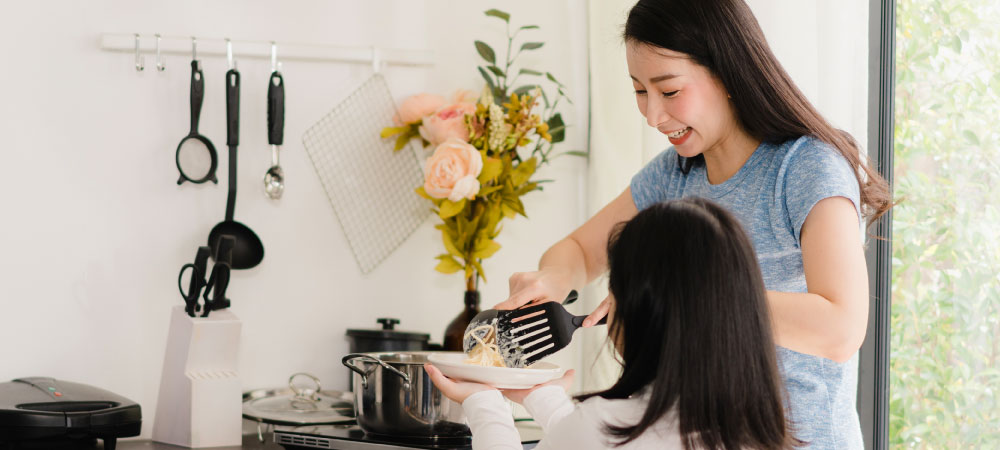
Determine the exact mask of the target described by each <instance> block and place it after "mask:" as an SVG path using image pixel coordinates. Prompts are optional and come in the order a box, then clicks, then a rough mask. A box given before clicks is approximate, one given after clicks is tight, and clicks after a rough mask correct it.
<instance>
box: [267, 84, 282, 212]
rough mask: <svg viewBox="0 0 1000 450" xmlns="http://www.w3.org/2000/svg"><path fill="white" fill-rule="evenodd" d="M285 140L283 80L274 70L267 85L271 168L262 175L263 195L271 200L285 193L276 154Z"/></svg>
mask: <svg viewBox="0 0 1000 450" xmlns="http://www.w3.org/2000/svg"><path fill="white" fill-rule="evenodd" d="M284 138H285V79H284V78H283V77H282V76H281V72H278V70H277V69H275V71H274V72H272V73H271V77H270V78H269V79H268V83H267V142H268V144H271V167H270V168H268V169H267V173H265V174H264V193H266V194H267V196H268V197H269V198H271V199H274V200H277V199H280V198H281V194H282V193H284V192H285V172H284V171H283V170H282V169H281V164H280V163H279V158H278V153H279V151H280V150H281V143H282V142H283V141H284Z"/></svg>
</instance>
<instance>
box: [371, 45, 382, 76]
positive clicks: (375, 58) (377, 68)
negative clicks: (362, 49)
mask: <svg viewBox="0 0 1000 450" xmlns="http://www.w3.org/2000/svg"><path fill="white" fill-rule="evenodd" d="M372 70H373V71H374V72H375V73H381V72H382V56H381V55H380V54H379V51H378V47H375V46H372Z"/></svg>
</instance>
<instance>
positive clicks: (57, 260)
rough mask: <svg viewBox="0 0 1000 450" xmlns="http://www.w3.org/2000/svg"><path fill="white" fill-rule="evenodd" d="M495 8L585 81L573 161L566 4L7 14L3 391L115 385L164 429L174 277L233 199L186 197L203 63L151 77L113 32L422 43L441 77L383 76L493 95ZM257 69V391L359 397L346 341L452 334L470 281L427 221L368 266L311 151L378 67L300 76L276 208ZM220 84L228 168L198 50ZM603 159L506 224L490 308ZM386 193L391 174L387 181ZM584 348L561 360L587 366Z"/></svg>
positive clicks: (410, 85) (410, 86) (249, 212)
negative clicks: (299, 388)
mask: <svg viewBox="0 0 1000 450" xmlns="http://www.w3.org/2000/svg"><path fill="white" fill-rule="evenodd" d="M490 7H499V8H501V9H504V10H507V11H508V12H511V13H512V15H513V20H514V21H515V22H516V23H518V24H529V23H531V24H537V25H541V26H542V29H541V30H540V31H536V32H535V34H534V39H533V40H541V41H544V42H546V45H545V47H544V48H542V49H541V50H539V51H537V52H536V53H532V54H526V55H525V57H524V58H523V59H524V60H525V61H531V62H532V63H533V64H532V65H533V66H534V67H535V68H539V69H542V70H550V71H552V72H554V73H556V74H557V75H559V76H560V78H561V81H563V82H564V83H565V84H567V85H568V86H569V89H570V93H571V95H572V97H573V99H574V100H575V102H576V105H575V107H570V109H566V110H564V112H565V114H564V115H565V116H567V122H569V123H570V124H572V125H573V127H572V128H570V130H569V133H568V142H566V143H565V144H564V146H563V150H570V149H584V148H585V146H586V129H587V126H586V120H587V115H586V110H587V72H586V57H587V56H586V18H585V17H586V16H585V14H586V13H585V8H584V6H583V3H582V2H575V1H572V0H566V1H547V2H537V1H527V0H517V1H506V2H503V3H499V2H485V1H475V2H468V1H461V0H449V1H405V0H392V1H390V0H383V1H365V2H358V1H319V0H313V1H298V2H265V1H236V0H227V1H213V2H202V1H197V0H185V1H174V2H135V1H127V0H100V1H89V2H75V1H69V0H63V1H37V2H19V3H17V4H15V5H6V8H5V11H4V12H3V14H2V15H0V42H2V44H0V46H2V47H3V49H4V51H3V59H4V62H5V63H4V64H3V66H4V69H3V71H2V72H0V81H2V86H3V87H4V96H3V98H0V123H2V124H3V126H2V130H3V133H2V135H3V137H4V147H5V149H4V151H3V155H4V158H3V160H4V165H5V168H4V170H3V174H4V178H5V179H4V182H3V183H2V186H3V187H4V190H5V195H3V200H0V252H2V258H0V286H2V293H0V305H2V312H0V381H6V380H9V379H13V378H16V377H23V376H37V375H41V376H52V377H56V378H59V379H65V380H72V381H78V382H83V383H88V384H93V385H96V386H100V387H104V388H107V389H110V390H113V391H115V392H118V393H120V394H122V395H125V396H127V397H129V398H131V399H133V400H135V401H138V402H139V403H140V404H141V405H142V406H143V410H144V416H145V419H146V420H145V421H144V428H143V430H144V435H145V436H148V433H149V431H150V430H151V428H150V427H151V425H152V420H153V419H154V417H153V413H154V412H155V406H156V405H155V403H156V398H157V389H158V383H159V378H160V370H161V363H162V357H163V350H164V346H165V342H166V333H167V325H168V318H169V310H170V308H171V307H173V306H175V305H180V304H182V300H181V298H180V295H179V294H178V292H177V288H176V280H177V272H178V270H179V268H180V266H181V265H182V264H184V263H186V262H189V260H190V259H192V258H193V256H194V253H195V250H196V248H197V247H198V246H199V245H203V244H204V242H205V240H206V238H207V234H208V232H209V230H210V229H211V228H212V226H213V225H215V224H216V223H217V222H218V221H220V220H222V218H223V215H224V209H225V197H226V192H225V186H226V171H225V170H222V169H220V171H219V175H220V184H219V185H200V186H195V185H191V184H185V185H183V186H177V184H176V178H177V169H176V168H175V166H174V149H175V146H176V144H177V142H178V141H179V139H180V138H181V137H182V136H184V135H185V134H186V133H187V130H188V125H189V122H188V121H189V117H188V114H189V113H188V77H189V66H188V63H189V61H188V58H187V57H180V56H171V57H169V58H168V59H167V67H168V68H167V70H166V72H164V73H157V72H156V71H155V70H153V68H152V66H153V61H152V60H153V57H152V55H147V57H146V65H147V70H146V71H145V72H142V73H137V72H136V71H135V70H134V69H133V61H132V56H131V55H129V54H124V53H113V52H106V51H102V50H100V49H99V45H98V37H99V35H100V34H101V33H103V32H125V33H131V32H140V33H146V34H149V33H154V32H160V33H163V34H168V35H197V36H202V37H213V38H219V37H224V36H228V37H232V38H234V39H254V40H277V41H279V42H281V41H289V42H311V43H328V44H336V45H348V46H351V45H357V46H369V45H378V46H383V47H399V48H426V49H431V50H433V51H434V54H435V63H436V64H435V66H434V67H432V68H412V67H410V68H401V67H392V66H390V67H388V68H387V69H386V70H385V71H384V74H385V77H386V79H387V81H388V83H389V85H390V87H391V88H392V89H393V93H394V96H395V97H396V98H397V100H402V99H403V98H405V97H406V96H407V95H410V94H414V93H417V92H421V91H428V92H437V93H449V92H450V91H452V90H453V89H455V88H459V87H462V88H469V89H476V90H478V89H479V88H480V87H481V83H482V81H481V79H480V78H479V75H478V74H477V72H476V70H475V64H477V63H478V56H477V55H476V53H475V51H474V49H473V46H472V40H473V39H482V40H485V41H487V42H490V43H493V44H495V47H499V46H500V45H499V43H500V41H501V40H502V39H503V38H504V35H503V28H502V22H500V21H498V20H496V19H492V18H487V17H485V16H483V14H482V11H484V10H486V9H488V8H490ZM235 51H236V56H237V59H239V68H240V71H241V73H242V75H243V94H242V108H241V115H242V123H241V136H240V143H241V145H240V167H239V197H238V202H237V207H236V218H237V220H239V221H241V222H243V223H245V224H247V225H248V226H250V227H251V228H252V229H254V230H255V231H256V232H257V234H258V235H259V236H260V238H261V239H262V241H263V243H264V247H265V250H266V256H265V259H264V261H263V262H262V263H261V265H260V266H258V267H257V268H254V269H251V270H245V271H234V275H233V279H232V282H231V284H230V288H229V297H230V298H231V299H232V302H233V308H232V310H233V311H234V312H235V313H236V314H237V315H238V316H239V317H240V318H241V319H242V320H243V327H244V328H243V336H242V338H243V347H242V351H241V353H240V372H241V377H242V380H243V384H244V387H245V388H247V389H250V388H260V387H276V386H280V385H281V384H282V383H283V382H284V381H285V380H286V379H287V377H288V375H290V374H291V373H293V372H297V371H309V372H312V373H315V374H316V375H318V376H320V378H321V379H323V380H324V381H325V382H326V384H327V385H328V386H331V387H333V388H345V387H346V378H347V371H346V369H344V368H343V367H342V366H341V365H340V362H339V361H340V357H341V356H342V355H343V354H345V353H346V352H347V341H346V339H345V337H344V332H345V330H346V329H348V328H373V327H374V326H375V318H377V317H385V316H391V317H398V318H400V319H402V321H403V323H402V326H401V328H402V329H405V330H409V331H420V332H427V333H431V335H432V340H433V341H436V342H440V340H441V337H442V332H443V330H444V327H445V325H446V324H447V323H448V321H449V320H450V319H451V318H452V317H453V316H454V315H455V314H457V313H458V312H459V311H460V309H461V304H462V300H461V299H462V291H463V290H464V287H463V283H462V279H461V277H460V276H457V275H451V276H446V275H441V274H438V273H436V272H434V271H433V270H432V268H433V266H434V263H435V261H434V260H433V259H432V257H433V256H434V255H436V254H438V253H440V251H441V250H440V249H441V244H440V242H439V235H438V233H437V232H436V230H434V229H433V228H432V226H433V225H434V224H435V223H436V222H435V221H434V220H432V219H428V221H427V222H425V223H424V224H423V226H422V227H421V228H420V229H419V230H418V231H417V232H416V233H415V234H414V235H413V236H412V237H411V238H410V239H409V240H408V241H407V242H406V243H405V244H404V245H403V246H401V247H400V248H399V249H398V250H397V251H396V252H395V253H394V254H393V255H392V256H390V257H389V258H388V259H387V260H386V261H384V262H383V263H382V264H381V266H380V267H378V268H377V269H376V270H375V271H373V272H372V273H370V274H368V275H362V274H361V273H360V271H359V270H358V268H357V266H356V264H355V262H354V260H353V258H352V256H351V253H350V249H349V247H348V246H347V242H346V240H345V239H344V237H343V234H342V232H341V229H340V227H339V224H338V222H337V220H336V218H335V216H334V214H333V211H332V209H331V207H330V205H329V203H328V201H327V199H326V197H325V195H324V193H323V191H322V188H321V186H320V184H319V181H318V179H317V176H316V173H315V171H314V170H313V169H312V167H311V166H310V163H309V160H308V158H307V156H306V155H305V152H304V149H303V147H302V144H301V135H302V133H303V131H304V130H305V129H306V128H308V127H309V126H310V125H311V124H312V123H314V122H315V121H316V120H318V119H319V118H320V117H322V115H324V114H325V113H326V112H328V111H329V110H330V109H331V108H332V107H333V106H334V105H335V104H336V103H337V102H338V101H339V100H340V99H342V98H344V97H345V96H346V95H347V94H348V93H349V92H350V90H351V89H352V88H353V87H355V86H357V85H358V84H360V83H361V82H363V81H364V80H365V79H366V78H367V77H368V76H369V74H370V67H369V66H367V65H361V64H358V65H350V64H337V63H319V62H314V63H304V62H297V61H285V62H284V69H283V72H284V75H285V80H286V83H287V93H286V95H287V111H288V112H287V123H286V128H285V146H284V152H283V153H282V166H283V167H284V169H285V173H286V178H287V189H286V192H285V196H284V198H282V199H281V200H280V201H279V202H272V201H269V200H267V199H266V198H265V197H264V196H263V193H262V189H261V177H262V175H263V173H264V171H265V170H266V168H267V167H268V166H269V164H270V153H269V152H270V150H269V148H268V146H267V145H266V144H267V139H266V134H265V113H266V108H265V101H264V98H265V92H266V91H265V89H264V86H265V84H266V82H267V81H266V80H267V76H268V74H269V62H268V61H265V60H262V59H249V58H242V59H241V58H239V48H238V47H237V48H236V49H235ZM202 60H203V65H204V70H205V76H206V80H207V86H206V92H207V94H206V99H205V104H204V107H203V110H202V120H201V131H202V133H203V134H205V135H207V136H208V137H209V138H210V139H212V141H213V142H214V143H215V144H216V146H217V149H218V150H219V156H220V158H221V159H222V160H225V158H226V156H225V155H226V150H225V128H224V124H225V116H224V114H225V112H224V94H223V91H222V78H223V73H224V71H225V69H226V62H225V60H224V59H220V58H218V57H214V58H202ZM585 165H586V163H585V162H584V161H582V160H580V159H577V158H563V159H559V160H557V161H556V162H555V163H554V164H553V165H552V166H550V167H547V168H545V169H543V171H542V172H541V173H540V175H539V176H540V177H543V178H554V179H556V182H555V183H552V184H550V185H546V188H545V191H544V192H536V193H532V194H529V195H528V196H527V197H526V198H525V203H526V207H527V211H528V214H529V215H530V216H531V219H529V220H525V219H523V218H519V219H517V220H515V221H513V222H510V223H508V224H506V225H505V228H504V232H503V233H502V234H501V236H500V243H501V244H502V245H504V248H503V249H502V250H501V251H500V252H499V253H498V254H497V255H495V256H494V257H493V258H491V259H490V260H488V261H487V262H486V269H487V275H488V276H489V277H490V283H488V284H486V285H484V286H481V290H482V292H483V297H484V306H487V307H488V306H491V305H492V304H493V303H495V302H497V301H500V300H502V299H504V298H505V296H506V293H507V283H506V278H507V276H508V275H509V274H510V273H511V272H513V271H517V270H530V269H532V268H533V267H534V266H535V264H536V262H537V259H538V257H539V256H540V255H541V253H542V252H543V251H544V250H545V249H546V248H547V247H548V246H549V245H550V244H551V243H553V242H555V241H556V240H557V239H559V238H561V237H562V236H564V235H565V234H566V233H568V232H569V231H570V230H571V229H573V228H574V227H575V226H577V225H578V224H579V223H580V222H581V220H582V219H583V207H582V204H583V203H582V192H583V188H582V173H583V170H584V168H585ZM372 181H373V182H377V180H372ZM577 360H578V357H577V355H576V351H575V350H573V351H570V352H568V354H563V355H560V361H561V362H562V363H563V364H566V365H576V364H577Z"/></svg>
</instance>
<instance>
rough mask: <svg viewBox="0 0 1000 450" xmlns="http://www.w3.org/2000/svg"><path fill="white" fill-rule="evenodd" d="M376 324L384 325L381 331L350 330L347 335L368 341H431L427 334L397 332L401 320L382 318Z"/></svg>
mask: <svg viewBox="0 0 1000 450" xmlns="http://www.w3.org/2000/svg"><path fill="white" fill-rule="evenodd" d="M376 322H378V323H380V324H381V325H382V329H380V330H358V329H349V330H347V335H348V336H351V337H360V338H368V339H399V340H406V341H422V342H426V341H428V340H430V338H431V335H430V334H427V333H414V332H408V331H396V329H395V328H396V324H398V323H399V319H393V318H390V317H380V318H378V319H377V320H376Z"/></svg>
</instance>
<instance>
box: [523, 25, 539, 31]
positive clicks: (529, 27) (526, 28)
mask: <svg viewBox="0 0 1000 450" xmlns="http://www.w3.org/2000/svg"><path fill="white" fill-rule="evenodd" d="M539 28H541V27H539V26H538V25H525V26H523V27H521V28H518V30H537V29H539Z"/></svg>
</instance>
